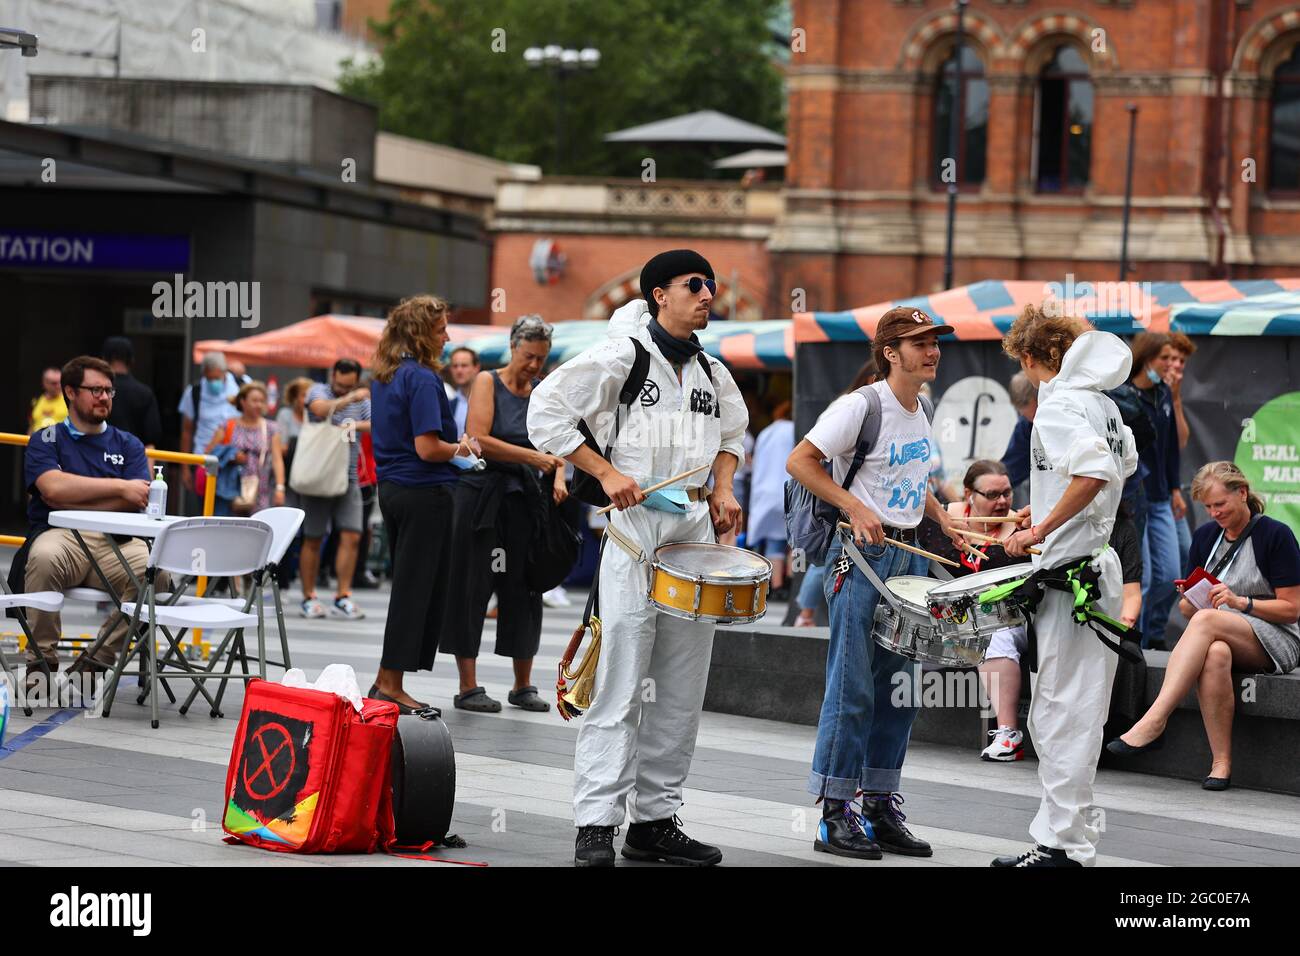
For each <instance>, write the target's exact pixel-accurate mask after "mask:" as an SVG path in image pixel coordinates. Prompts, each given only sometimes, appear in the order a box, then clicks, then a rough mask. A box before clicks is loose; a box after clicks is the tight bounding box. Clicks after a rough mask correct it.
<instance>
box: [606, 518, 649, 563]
mask: <svg viewBox="0 0 1300 956" xmlns="http://www.w3.org/2000/svg"><path fill="white" fill-rule="evenodd" d="M605 536H606V537H608V538H610V539H611V540H612V541H613V542H614V543H615V544H616V545H618V546H619V547H620V548H622V549H623V550H624V551H626V552H627V553H628V555H629V556H630V557H631V558H632V560H633V561H635V562H636V563H637V564H644V563H645V552H644V551H642V550H641V549H640V548H638V547H637V546H636V545H635V544H633V543H632V542H631V541H629V540H628V539H627V536H626V535H625V534H623V533H622V532H620V531H619V530H618V529H617V528H615V527H614V522H612V521H611V522H610V523H609V524H607V525H605Z"/></svg>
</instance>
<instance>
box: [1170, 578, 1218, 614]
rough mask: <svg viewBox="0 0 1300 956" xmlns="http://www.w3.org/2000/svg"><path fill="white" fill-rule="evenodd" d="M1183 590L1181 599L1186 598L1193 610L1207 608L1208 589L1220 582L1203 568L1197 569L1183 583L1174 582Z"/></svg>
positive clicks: (1208, 602) (1208, 600) (1208, 604)
mask: <svg viewBox="0 0 1300 956" xmlns="http://www.w3.org/2000/svg"><path fill="white" fill-rule="evenodd" d="M1174 583H1175V584H1177V585H1179V586H1180V587H1181V588H1182V589H1183V597H1185V598H1187V600H1188V601H1190V602H1191V604H1192V606H1193V607H1195V608H1198V609H1200V608H1207V607H1209V606H1210V589H1211V588H1213V587H1214V586H1215V585H1216V584H1219V583H1220V581H1219V579H1218V578H1216V577H1215V576H1214V575H1213V574H1211V573H1210V572H1209V571H1206V570H1205V568H1197V569H1196V570H1194V571H1193V572H1192V573H1191V574H1189V575H1188V576H1187V579H1186V580H1185V581H1175V582H1174Z"/></svg>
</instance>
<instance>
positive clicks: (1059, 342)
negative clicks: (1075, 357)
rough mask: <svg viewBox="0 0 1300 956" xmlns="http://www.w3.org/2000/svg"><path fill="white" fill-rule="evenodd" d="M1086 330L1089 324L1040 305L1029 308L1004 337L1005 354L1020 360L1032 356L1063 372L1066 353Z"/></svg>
mask: <svg viewBox="0 0 1300 956" xmlns="http://www.w3.org/2000/svg"><path fill="white" fill-rule="evenodd" d="M1086 331H1088V327H1087V325H1086V324H1084V323H1083V322H1081V321H1080V320H1078V319H1074V318H1069V317H1067V316H1055V315H1049V314H1048V313H1046V312H1044V311H1043V310H1042V309H1041V308H1039V307H1038V306H1036V305H1027V306H1025V308H1024V311H1022V312H1021V313H1020V317H1019V318H1018V319H1016V320H1015V321H1014V322H1012V323H1011V328H1009V329H1007V334H1006V335H1004V336H1003V337H1002V351H1003V352H1006V353H1007V355H1009V356H1011V358H1013V359H1015V360H1016V361H1020V360H1021V359H1023V358H1025V357H1026V356H1028V357H1030V358H1032V359H1033V360H1034V361H1035V362H1038V363H1039V364H1040V365H1046V366H1047V367H1048V368H1050V369H1051V370H1052V371H1053V372H1059V371H1060V370H1061V359H1062V358H1063V357H1064V356H1065V352H1066V350H1067V349H1069V347H1070V346H1071V345H1073V344H1074V340H1075V339H1077V338H1078V337H1079V336H1080V335H1082V334H1083V333H1084V332H1086Z"/></svg>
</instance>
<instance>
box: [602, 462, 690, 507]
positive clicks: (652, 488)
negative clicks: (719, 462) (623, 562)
mask: <svg viewBox="0 0 1300 956" xmlns="http://www.w3.org/2000/svg"><path fill="white" fill-rule="evenodd" d="M708 467H709V466H708V465H700V467H699V468H692V469H691V470H690V471H684V472H682V473H681V474H680V475H676V476H674V477H672V478H666V479H664V480H663V481H661V482H659V483H658V484H655V485H651V486H650V487H649V488H642V489H641V491H642V492H643V493H644V494H647V495H648V494H651V493H652V492H655V491H658V490H659V489H660V488H667V487H668V486H669V485H673V484H676V483H677V482H679V481H681V480H682V479H684V478H689V477H691V475H696V474H699V473H700V472H702V471H703V470H704V469H705V468H708ZM617 507H618V505H614V504H609V505H605V507H603V508H601V509H600V510H599V511H597V512H596V514H598V515H603V514H608V513H609V512H611V511H613V510H614V509H615V508H617Z"/></svg>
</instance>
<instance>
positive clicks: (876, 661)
mask: <svg viewBox="0 0 1300 956" xmlns="http://www.w3.org/2000/svg"><path fill="white" fill-rule="evenodd" d="M842 550H843V546H842V545H841V544H840V541H839V538H838V537H837V538H836V540H835V542H834V543H833V544H832V545H831V549H830V552H829V554H828V555H827V557H826V564H825V567H826V578H825V581H824V586H823V593H824V594H825V595H826V605H827V609H828V610H829V612H830V622H831V639H830V647H829V649H828V650H827V655H826V696H825V697H824V698H823V699H822V711H821V717H820V718H819V720H818V721H817V745H816V748H815V749H814V751H813V764H812V773H810V774H809V775H808V791H809V793H815V794H817V795H818V796H822V797H829V798H830V799H832V800H852V799H853V798H854V797H855V796H856V795H857V792H858V790H866V791H874V792H878V793H892V792H895V791H897V790H898V788H899V785H900V781H901V779H902V767H903V757H904V756H906V754H907V741H908V738H909V737H910V736H911V733H912V722H913V721H914V720H916V713H917V708H916V707H915V706H914V701H913V694H912V693H911V692H910V690H911V688H912V687H913V686H915V682H916V680H917V673H916V671H917V667H918V665H917V664H916V663H915V662H914V661H909V660H907V659H906V658H905V657H901V656H900V655H898V654H895V653H894V652H893V651H890V650H886V649H885V648H883V647H881V646H880V645H879V644H877V643H876V642H875V641H873V640H872V639H871V626H872V622H873V620H874V618H875V613H876V606H877V604H879V603H880V600H881V598H880V595H879V593H878V592H877V591H876V588H875V585H873V584H872V583H871V582H870V581H869V580H868V579H867V576H866V575H865V574H863V573H862V571H860V570H859V569H858V567H857V566H856V565H853V566H851V568H850V570H849V573H848V574H847V575H846V576H845V578H844V583H843V584H842V585H841V587H840V590H839V593H838V594H837V593H835V573H834V564H835V562H836V561H838V560H839V559H840V555H841V552H842ZM861 550H862V555H863V557H864V558H866V559H867V563H868V564H870V565H871V569H872V570H873V571H875V572H876V574H877V575H878V576H879V577H880V578H881V580H886V579H888V578H891V577H895V576H897V575H900V574H919V575H924V574H926V573H927V569H928V567H929V562H928V560H927V559H926V558H922V557H920V556H919V555H912V554H910V553H908V552H907V551H903V550H901V549H900V548H895V547H892V546H890V545H882V546H880V547H873V546H868V547H866V548H863V549H861ZM900 674H901V675H903V676H902V677H899V676H897V675H900ZM903 684H906V686H907V687H908V689H909V690H908V693H906V694H905V695H904V700H905V701H906V704H907V706H899V701H897V700H896V699H895V698H896V697H897V696H898V695H897V694H896V691H897V690H898V688H899V687H900V686H901V685H903Z"/></svg>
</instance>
